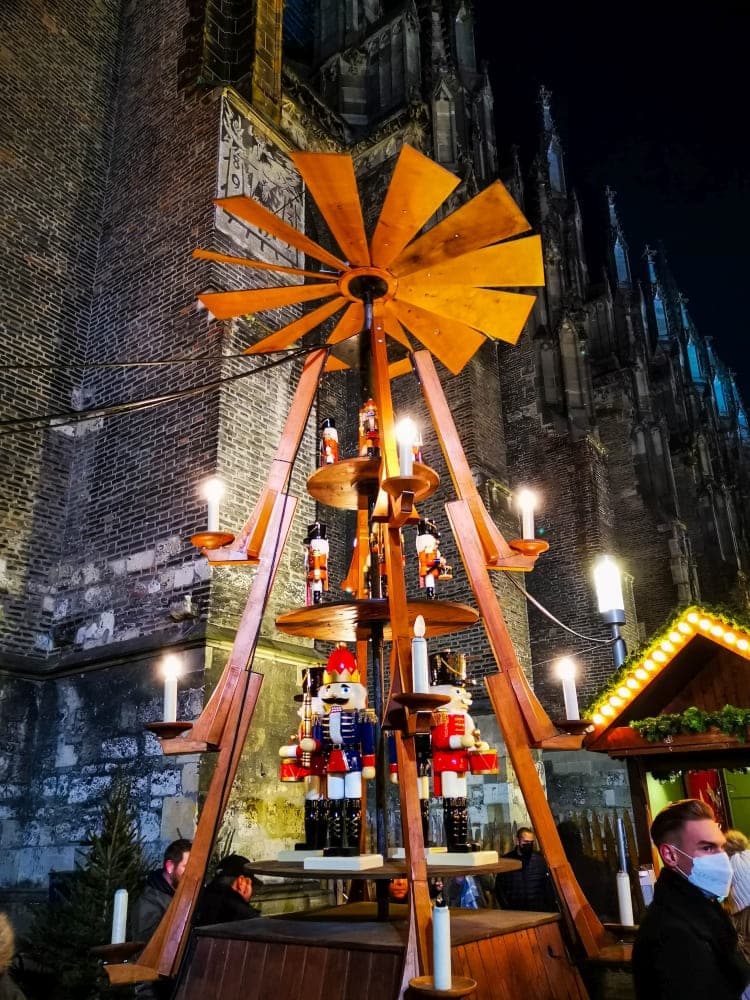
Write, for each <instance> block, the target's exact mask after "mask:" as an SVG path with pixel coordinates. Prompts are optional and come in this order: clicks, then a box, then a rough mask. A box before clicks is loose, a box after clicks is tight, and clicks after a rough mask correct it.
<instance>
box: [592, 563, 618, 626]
mask: <svg viewBox="0 0 750 1000" xmlns="http://www.w3.org/2000/svg"><path fill="white" fill-rule="evenodd" d="M594 587H595V589H596V599H597V601H598V603H599V613H600V614H606V613H607V612H608V611H615V610H617V611H624V610H625V601H624V600H623V597H622V582H621V579H620V570H619V568H618V566H617V563H616V562H615V561H614V559H612V558H611V557H610V556H602V557H601V559H600V560H599V561H598V562H597V564H596V565H595V566H594Z"/></svg>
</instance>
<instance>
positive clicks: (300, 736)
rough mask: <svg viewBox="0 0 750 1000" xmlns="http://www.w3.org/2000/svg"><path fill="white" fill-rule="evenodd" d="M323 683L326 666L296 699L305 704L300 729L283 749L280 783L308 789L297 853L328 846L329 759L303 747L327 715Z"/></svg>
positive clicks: (308, 678) (310, 676)
mask: <svg viewBox="0 0 750 1000" xmlns="http://www.w3.org/2000/svg"><path fill="white" fill-rule="evenodd" d="M322 680H323V667H322V666H320V667H310V668H309V669H308V670H306V671H305V679H304V682H303V693H302V694H298V695H295V697H294V700H295V701H301V702H302V704H301V705H300V707H299V709H298V712H297V714H298V715H299V717H300V724H299V727H298V729H297V732H296V734H294V735H293V736H292V737H291V739H290V741H289V743H287V744H286V745H285V746H283V747H280V748H279V757H280V758H281V761H280V763H279V777H280V779H281V780H282V781H294V782H303V783H304V786H305V840H304V843H301V844H295V850H297V851H310V850H323V848H325V846H326V834H327V813H326V800H325V795H324V792H325V788H324V779H325V759H324V757H323V754H322V753H320V752H314V751H311V750H303V749H302V746H301V744H302V743H303V742H304V741H306V740H309V739H310V738H311V737H312V731H313V725H314V724H315V719H316V718H319V717H320V716H321V715H322V714H323V703H322V702H321V700H320V697H319V690H320V685H321V683H322ZM306 745H308V744H306Z"/></svg>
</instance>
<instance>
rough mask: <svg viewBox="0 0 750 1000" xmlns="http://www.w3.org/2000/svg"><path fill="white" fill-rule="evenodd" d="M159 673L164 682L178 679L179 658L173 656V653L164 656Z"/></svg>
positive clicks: (180, 669)
mask: <svg viewBox="0 0 750 1000" xmlns="http://www.w3.org/2000/svg"><path fill="white" fill-rule="evenodd" d="M161 672H162V676H163V677H164V679H165V680H173V679H174V678H177V677H179V676H180V674H181V673H182V664H181V662H180V658H179V656H175V655H174V654H173V653H170V654H169V656H165V657H164V659H163V660H162V662H161Z"/></svg>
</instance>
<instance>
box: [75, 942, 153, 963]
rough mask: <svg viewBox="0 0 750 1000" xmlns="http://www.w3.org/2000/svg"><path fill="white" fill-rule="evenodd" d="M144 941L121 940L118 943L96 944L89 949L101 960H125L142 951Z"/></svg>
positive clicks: (144, 944)
mask: <svg viewBox="0 0 750 1000" xmlns="http://www.w3.org/2000/svg"><path fill="white" fill-rule="evenodd" d="M145 947H146V942H145V941H122V942H121V943H120V944H97V945H95V946H94V947H93V948H90V949H89V951H90V952H91V954H92V955H95V956H96V957H97V958H100V959H101V960H102V961H103V962H118V963H119V962H127V960H128V959H129V958H132V957H133V955H136V954H137V953H138V952H139V951H143V949H144V948H145Z"/></svg>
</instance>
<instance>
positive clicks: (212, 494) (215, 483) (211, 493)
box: [201, 476, 224, 501]
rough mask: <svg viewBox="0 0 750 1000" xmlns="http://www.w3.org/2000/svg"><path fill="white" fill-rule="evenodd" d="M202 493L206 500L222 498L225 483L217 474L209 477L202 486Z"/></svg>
mask: <svg viewBox="0 0 750 1000" xmlns="http://www.w3.org/2000/svg"><path fill="white" fill-rule="evenodd" d="M201 493H202V494H203V497H204V499H205V500H209V501H211V500H221V498H222V497H223V496H224V483H222V481H221V480H220V479H217V478H216V477H215V476H214V477H212V478H211V479H207V480H206V481H205V483H203V485H202V486H201Z"/></svg>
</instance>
